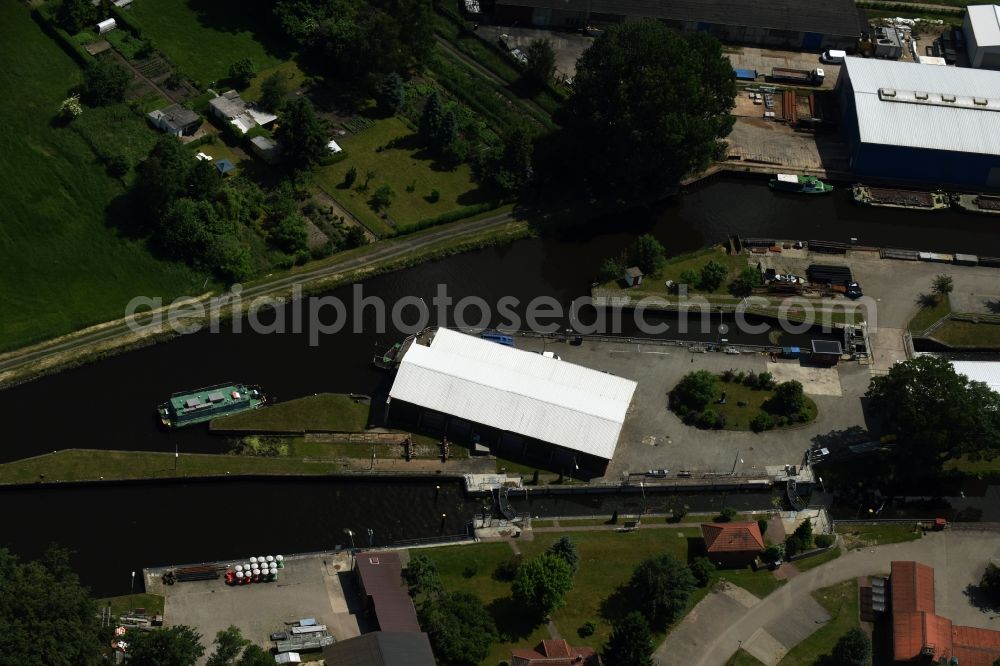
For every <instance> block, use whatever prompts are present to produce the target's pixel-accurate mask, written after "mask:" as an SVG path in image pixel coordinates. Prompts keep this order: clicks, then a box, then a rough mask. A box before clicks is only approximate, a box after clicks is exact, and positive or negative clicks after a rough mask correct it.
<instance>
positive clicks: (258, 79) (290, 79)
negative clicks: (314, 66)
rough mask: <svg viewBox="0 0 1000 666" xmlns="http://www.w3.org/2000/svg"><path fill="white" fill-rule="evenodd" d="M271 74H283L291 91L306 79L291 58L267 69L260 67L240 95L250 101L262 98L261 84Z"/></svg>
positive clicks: (287, 87) (287, 88)
mask: <svg viewBox="0 0 1000 666" xmlns="http://www.w3.org/2000/svg"><path fill="white" fill-rule="evenodd" d="M271 74H281V75H282V78H283V79H284V81H285V89H286V90H288V91H289V92H291V91H292V90H296V89H297V88H299V87H300V86H301V85H302V83H303V82H304V81H305V78H306V75H305V73H303V71H302V70H301V69H299V66H298V64H297V63H296V62H295V61H294V60H289V61H288V62H283V63H281V64H280V65H275V66H274V67H268V68H267V69H258V70H257V76H255V77H254V79H253V81H251V82H250V85H249V86H247V88H246V90H244V91H243V92H241V93H240V97H242V98H243V99H245V100H247V101H249V102H255V101H257V99H259V98H260V86H261V84H262V83H263V82H264V79H266V78H267V77H269V76H270V75H271Z"/></svg>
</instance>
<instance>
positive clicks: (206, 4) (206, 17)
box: [128, 0, 287, 92]
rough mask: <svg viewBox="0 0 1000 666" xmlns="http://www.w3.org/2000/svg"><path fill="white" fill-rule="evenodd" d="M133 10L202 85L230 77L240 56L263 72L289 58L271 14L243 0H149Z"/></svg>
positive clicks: (136, 19) (159, 46) (152, 35)
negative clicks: (283, 50) (285, 56)
mask: <svg viewBox="0 0 1000 666" xmlns="http://www.w3.org/2000/svg"><path fill="white" fill-rule="evenodd" d="M128 11H129V14H128V17H129V18H130V19H132V21H133V22H135V23H136V24H138V25H139V27H140V28H141V29H142V34H143V36H144V37H148V38H151V39H152V40H153V42H154V43H155V44H156V48H157V49H159V50H161V51H163V53H165V54H166V55H167V57H169V58H170V59H171V60H173V61H174V62H175V63H176V64H177V65H178V66H179V67H180V68H181V70H182V71H183V72H184V73H185V74H187V75H188V76H190V77H192V78H193V79H195V80H196V81H197V82H198V83H199V84H200V85H201V86H208V85H210V84H211V83H212V82H216V81H220V80H222V79H225V78H226V77H228V76H229V67H230V65H232V64H233V63H234V62H236V61H237V60H239V59H240V58H250V59H251V60H253V63H254V65H256V67H257V69H258V71H259V70H261V69H266V68H268V67H273V66H275V65H277V64H278V63H280V62H282V61H283V60H285V59H286V58H284V57H281V56H282V55H287V54H282V53H280V51H281V47H282V46H283V45H282V44H281V38H280V37H278V28H277V26H276V25H275V24H274V22H273V20H272V19H271V16H270V12H268V11H266V10H265V9H254V8H249V7H247V5H246V4H245V3H242V2H238V1H237V0H188V1H187V2H182V1H181V0H143V1H142V2H135V3H133V4H132V6H131V9H130V10H128ZM275 45H277V47H275ZM268 46H271V47H272V49H273V50H268ZM275 51H279V52H278V53H276V52H275ZM220 92H221V91H220Z"/></svg>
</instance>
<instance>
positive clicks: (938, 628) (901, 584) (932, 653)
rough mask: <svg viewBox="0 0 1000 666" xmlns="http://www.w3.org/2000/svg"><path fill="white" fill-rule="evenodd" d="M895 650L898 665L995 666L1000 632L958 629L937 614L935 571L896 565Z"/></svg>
mask: <svg viewBox="0 0 1000 666" xmlns="http://www.w3.org/2000/svg"><path fill="white" fill-rule="evenodd" d="M889 585H890V587H891V600H892V607H891V611H892V650H893V659H894V660H895V663H896V664H928V665H929V664H937V663H939V662H941V661H942V660H943V661H944V662H945V663H956V664H960V666H992V665H993V662H994V661H995V660H996V659H1000V631H994V630H991V629H978V628H975V627H960V626H955V625H953V624H952V623H951V620H949V619H948V618H946V617H941V616H940V615H938V614H937V613H936V612H935V610H934V569H933V568H931V567H929V566H927V565H926V564H920V563H919V562H893V563H892V570H891V573H890V576H889Z"/></svg>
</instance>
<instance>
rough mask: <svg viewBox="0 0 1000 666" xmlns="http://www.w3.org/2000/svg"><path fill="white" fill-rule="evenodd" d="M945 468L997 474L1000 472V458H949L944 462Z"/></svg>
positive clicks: (976, 473)
mask: <svg viewBox="0 0 1000 666" xmlns="http://www.w3.org/2000/svg"><path fill="white" fill-rule="evenodd" d="M944 469H945V470H957V471H959V472H964V473H966V474H975V475H980V474H996V473H997V472H1000V458H994V459H993V460H976V461H972V460H969V459H968V458H965V457H962V458H955V459H952V460H949V461H948V462H946V463H945V464H944Z"/></svg>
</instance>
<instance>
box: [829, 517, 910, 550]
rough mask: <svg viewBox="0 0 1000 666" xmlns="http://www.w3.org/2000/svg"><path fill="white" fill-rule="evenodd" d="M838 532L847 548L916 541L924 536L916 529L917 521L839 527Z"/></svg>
mask: <svg viewBox="0 0 1000 666" xmlns="http://www.w3.org/2000/svg"><path fill="white" fill-rule="evenodd" d="M836 531H837V534H839V535H841V536H842V537H843V538H844V545H845V546H846V547H847V548H865V547H867V546H881V545H885V544H887V543H901V542H903V541H915V540H917V539H919V538H920V537H922V536H923V532H922V531H921V530H919V529H916V521H913V522H912V523H890V524H886V525H837V528H836Z"/></svg>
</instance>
